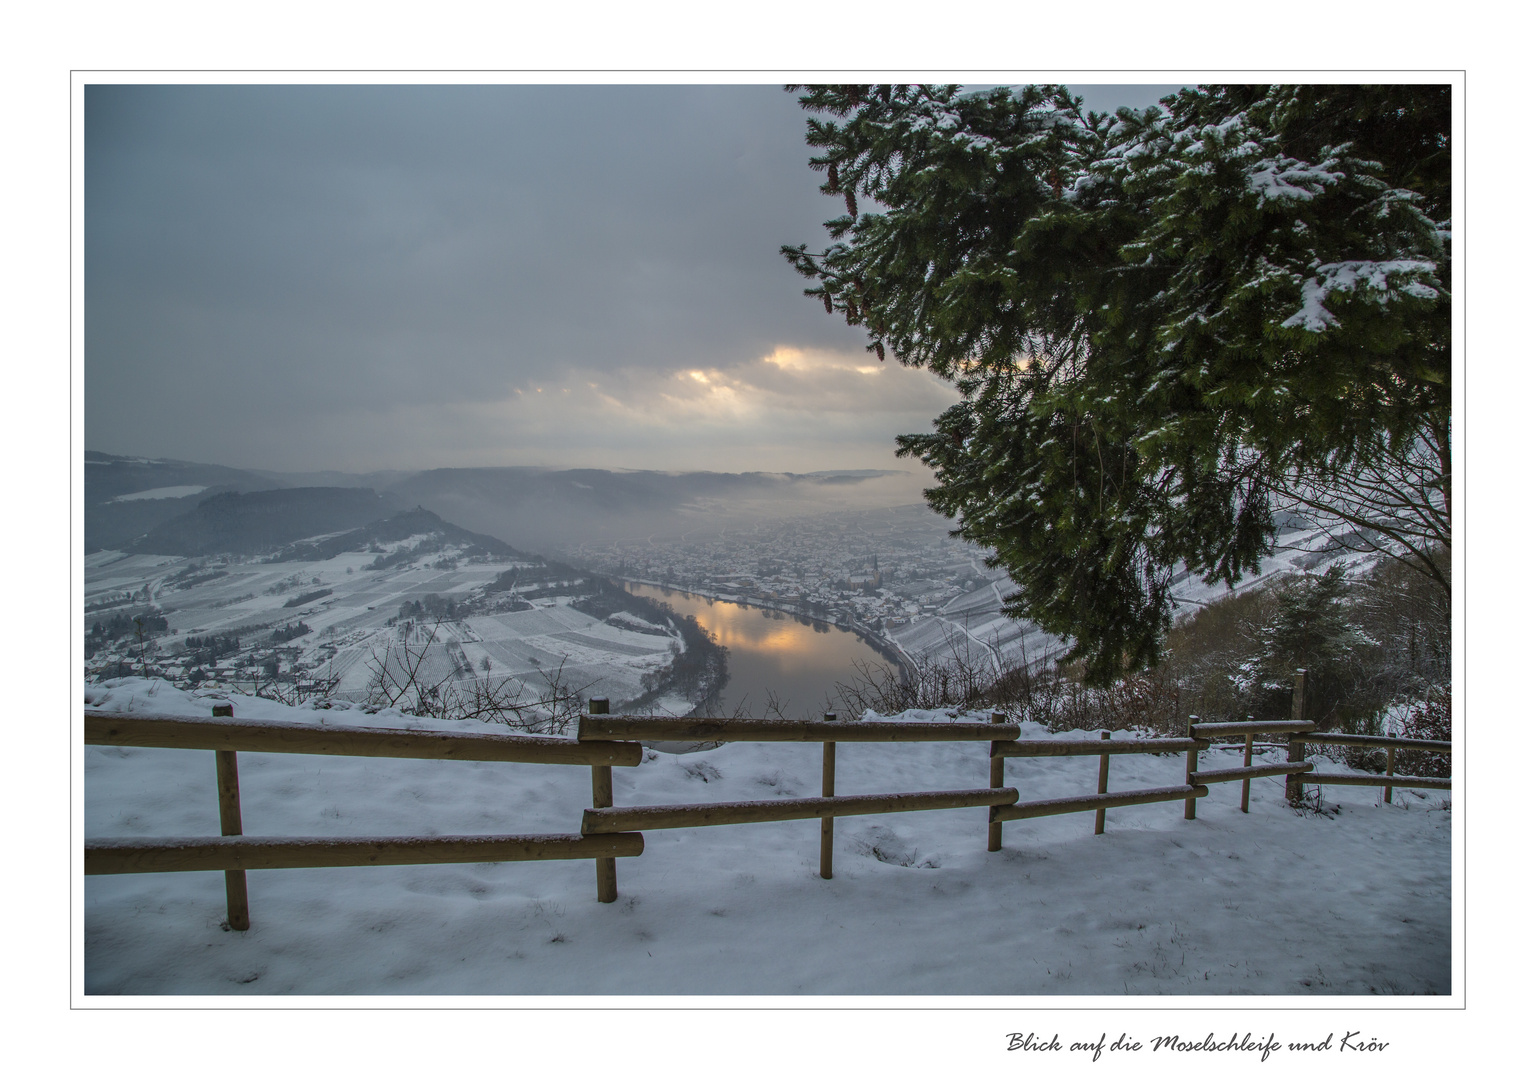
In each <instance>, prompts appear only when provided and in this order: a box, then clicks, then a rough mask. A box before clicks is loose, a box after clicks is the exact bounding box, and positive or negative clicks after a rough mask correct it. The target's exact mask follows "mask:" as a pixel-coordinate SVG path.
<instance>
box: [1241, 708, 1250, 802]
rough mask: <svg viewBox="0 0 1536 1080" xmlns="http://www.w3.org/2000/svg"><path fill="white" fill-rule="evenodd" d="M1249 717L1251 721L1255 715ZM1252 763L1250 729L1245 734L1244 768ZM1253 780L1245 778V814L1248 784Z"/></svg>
mask: <svg viewBox="0 0 1536 1080" xmlns="http://www.w3.org/2000/svg"><path fill="white" fill-rule="evenodd" d="M1248 719H1249V720H1250V721H1251V720H1252V719H1253V717H1252V716H1250V717H1248ZM1252 764H1253V732H1251V731H1250V732H1249V733H1248V734H1247V735H1245V736H1243V768H1245V769H1246V768H1248V766H1250V765H1252ZM1251 782H1252V781H1249V780H1244V781H1243V802H1242V811H1243V813H1245V814H1246V813H1247V812H1248V785H1249V784H1250V783H1251Z"/></svg>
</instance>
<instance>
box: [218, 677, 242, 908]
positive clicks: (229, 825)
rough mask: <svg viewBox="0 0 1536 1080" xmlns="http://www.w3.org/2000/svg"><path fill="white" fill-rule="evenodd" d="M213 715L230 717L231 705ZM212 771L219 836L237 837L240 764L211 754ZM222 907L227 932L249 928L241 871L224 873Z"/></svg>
mask: <svg viewBox="0 0 1536 1080" xmlns="http://www.w3.org/2000/svg"><path fill="white" fill-rule="evenodd" d="M213 715H214V716H234V715H235V707H234V706H233V705H215V706H214V707H213ZM213 764H214V772H215V775H216V776H217V778H218V786H219V833H220V834H221V835H223V836H239V835H241V831H242V830H243V828H244V826H243V824H242V823H241V821H240V765H239V762H238V761H236V759H235V752H234V751H233V750H215V751H214V752H213ZM224 908H225V911H226V912H227V913H228V915H229V928H230V929H231V930H249V929H250V928H251V902H250V897H249V896H248V895H247V894H246V891H245V871H244V870H226V871H224Z"/></svg>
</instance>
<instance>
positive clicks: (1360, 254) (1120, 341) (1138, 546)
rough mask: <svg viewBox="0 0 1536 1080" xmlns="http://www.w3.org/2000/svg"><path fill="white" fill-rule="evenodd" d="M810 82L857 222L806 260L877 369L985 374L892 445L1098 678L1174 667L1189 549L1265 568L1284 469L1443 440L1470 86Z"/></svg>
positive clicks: (1203, 567) (796, 260) (1358, 460)
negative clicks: (1102, 101) (1132, 93)
mask: <svg viewBox="0 0 1536 1080" xmlns="http://www.w3.org/2000/svg"><path fill="white" fill-rule="evenodd" d="M791 89H794V88H791ZM800 101H801V103H802V104H803V105H804V106H805V107H806V108H807V109H808V110H811V111H812V113H813V114H815V115H813V116H812V118H811V119H809V121H808V132H807V142H808V143H809V144H810V145H811V146H812V147H814V148H816V150H817V151H818V154H817V156H815V157H813V158H812V159H811V165H812V167H813V168H815V169H818V170H821V171H825V172H826V174H827V180H826V183H825V184H824V185H823V187H822V190H823V191H825V192H827V193H829V194H841V195H843V196H844V201H845V207H846V209H847V213H846V214H844V215H842V216H840V217H838V218H835V219H833V220H832V221H829V222H828V223H827V228H828V231H829V233H830V235H831V239H832V243H831V245H830V246H829V247H828V248H826V250H824V251H822V252H810V251H808V250H807V249H806V246H805V245H800V246H798V247H785V248H784V249H783V250H784V254H785V256H786V257H787V258H788V259H789V261H790V262H791V263H792V264H793V265H794V266H795V267H796V269H798V270H799V271H800V272H801V273H802V274H804V275H805V276H807V277H809V278H811V279H813V281H814V282H815V285H814V287H812V288H809V289H807V290H806V293H807V295H811V296H814V297H816V298H817V299H819V300H820V301H821V302H822V303H823V304H824V305H825V307H826V309H827V311H828V312H829V313H830V312H838V313H841V314H842V315H843V317H844V318H845V319H846V320H847V321H848V322H849V323H850V324H854V325H860V326H863V327H865V328H867V329H868V331H869V334H870V338H871V340H870V344H869V346H868V347H869V349H870V351H872V352H874V353H875V354H876V355H877V356H878V357H879V358H880V359H882V360H883V359H884V358H885V354H886V352H887V350H889V351H890V352H891V353H892V354H893V355H894V356H895V357H896V359H897V360H899V361H900V362H902V363H903V364H909V365H913V366H919V367H926V368H928V369H929V370H931V371H933V372H935V373H936V374H938V375H940V376H943V377H945V378H947V379H950V380H952V381H953V382H954V383H955V385H956V386H957V387H958V389H959V390H960V391H961V394H962V401H961V402H960V403H959V404H957V405H955V406H954V407H952V408H951V409H949V410H947V411H946V412H945V413H944V414H943V415H942V416H940V417H939V418H938V419H937V420H936V421H935V430H934V431H933V432H932V433H930V434H922V435H907V436H903V437H901V438H900V439H898V445H899V450H898V453H900V454H902V455H906V456H912V457H917V458H919V459H921V460H922V461H923V462H925V463H926V464H927V465H928V466H930V467H931V468H932V469H933V470H934V473H935V477H936V479H937V485H936V486H935V487H934V488H932V489H930V490H929V491H928V492H927V495H928V499H929V502H930V504H931V505H932V506H933V507H934V508H935V509H936V510H938V511H940V512H941V513H944V514H946V515H948V516H950V517H953V518H957V519H958V522H959V526H958V530H957V531H958V532H959V534H960V535H962V536H964V537H965V538H966V539H968V540H971V541H973V542H975V543H978V544H981V545H984V546H986V547H990V548H992V549H993V550H994V551H995V552H996V564H997V565H1001V566H1004V567H1005V568H1007V570H1008V571H1009V573H1010V575H1011V576H1012V578H1013V581H1014V583H1015V584H1016V585H1017V586H1018V591H1017V592H1016V593H1014V594H1013V595H1012V596H1011V597H1010V600H1009V604H1008V608H1007V610H1008V611H1009V613H1010V614H1013V615H1015V616H1020V617H1028V618H1030V619H1032V620H1034V621H1035V622H1036V623H1038V624H1039V625H1040V626H1041V627H1043V628H1044V629H1046V630H1048V631H1050V632H1052V633H1055V634H1057V635H1060V636H1062V637H1063V638H1066V639H1068V640H1069V641H1071V642H1072V646H1073V647H1072V651H1071V654H1070V655H1071V658H1073V659H1081V660H1083V661H1084V663H1085V670H1086V673H1087V677H1088V678H1089V679H1090V680H1092V681H1094V682H1097V683H1106V682H1108V681H1110V680H1112V679H1113V678H1115V677H1116V676H1117V675H1119V674H1121V673H1123V672H1124V671H1127V670H1136V669H1141V668H1146V667H1149V666H1151V665H1152V664H1154V663H1155V662H1156V661H1157V659H1158V657H1159V655H1160V653H1161V650H1162V648H1163V641H1164V636H1165V634H1166V631H1167V629H1168V626H1169V621H1170V611H1171V607H1170V594H1169V590H1170V585H1171V578H1172V575H1173V572H1174V568H1175V567H1176V566H1177V565H1178V564H1179V563H1181V562H1182V563H1184V564H1186V565H1187V566H1188V567H1189V568H1190V569H1192V570H1195V571H1197V572H1198V573H1200V574H1202V575H1204V576H1205V577H1206V580H1208V581H1211V582H1214V581H1217V580H1223V581H1226V582H1227V583H1229V584H1231V583H1233V582H1235V581H1236V580H1238V579H1239V578H1240V577H1241V576H1242V575H1243V574H1245V573H1249V572H1254V571H1256V570H1257V568H1258V560H1259V559H1260V557H1261V556H1263V555H1264V554H1266V553H1268V552H1269V551H1270V550H1271V549H1272V544H1273V540H1274V535H1275V525H1274V517H1273V510H1272V505H1273V503H1272V498H1271V496H1272V491H1273V488H1274V484H1275V482H1276V481H1277V479H1278V478H1281V477H1287V478H1290V479H1291V480H1293V481H1294V480H1295V478H1296V477H1298V476H1301V477H1306V478H1310V479H1312V480H1315V481H1316V482H1318V483H1326V481H1327V479H1328V478H1329V477H1330V476H1339V475H1345V474H1347V473H1349V471H1350V470H1352V469H1357V468H1358V467H1359V466H1360V465H1361V464H1362V463H1364V462H1368V461H1370V460H1373V459H1374V458H1375V456H1376V455H1378V454H1379V453H1381V452H1382V448H1384V447H1385V448H1390V449H1392V450H1397V451H1400V450H1401V449H1402V448H1403V447H1404V446H1405V445H1407V444H1409V443H1410V442H1412V441H1413V440H1415V439H1418V438H1421V437H1422V432H1423V431H1424V429H1425V425H1429V427H1430V429H1431V430H1433V431H1434V432H1436V433H1443V434H1444V439H1443V445H1445V446H1446V447H1449V424H1450V410H1451V385H1450V383H1451V380H1450V294H1449V282H1450V221H1449V219H1450V91H1449V88H1448V87H1444V86H1377V87H1362V86H1203V87H1199V88H1196V89H1186V90H1183V91H1181V92H1180V93H1179V94H1178V95H1176V96H1173V97H1170V98H1167V99H1165V100H1164V103H1163V105H1162V106H1161V107H1159V108H1153V109H1148V110H1145V111H1143V112H1135V111H1132V110H1129V109H1121V110H1120V111H1119V113H1118V114H1117V115H1116V116H1113V117H1108V116H1102V115H1098V114H1094V113H1087V112H1084V111H1083V109H1082V107H1081V101H1080V100H1079V99H1075V98H1073V97H1072V96H1071V95H1070V94H1069V93H1068V92H1067V90H1066V89H1065V88H1064V87H1059V86H1058V87H1049V86H1047V87H1040V86H1027V87H1022V88H1006V89H996V90H990V91H985V92H980V93H971V94H962V93H960V91H959V88H958V87H954V86H944V87H933V86H819V87H810V88H807V89H806V92H805V93H804V94H803V96H802V97H801V98H800ZM861 199H865V200H869V201H870V202H872V203H873V206H869V205H867V204H866V207H865V210H864V212H862V213H861V212H860V200H861ZM1440 481H1441V483H1442V487H1441V488H1440V489H1438V491H1439V493H1440V494H1442V495H1443V497H1444V500H1445V505H1446V506H1448V505H1449V475H1448V469H1447V470H1445V474H1444V475H1443V476H1441V477H1440Z"/></svg>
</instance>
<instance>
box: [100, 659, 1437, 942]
mask: <svg viewBox="0 0 1536 1080" xmlns="http://www.w3.org/2000/svg"><path fill="white" fill-rule="evenodd" d="M1305 690H1306V672H1305V671H1298V672H1297V673H1296V683H1295V690H1294V693H1293V696H1292V719H1291V720H1288V721H1254V720H1252V719H1251V718H1250V719H1249V720H1247V721H1246V722H1244V721H1239V722H1236V723H1220V724H1202V723H1200V722H1199V718H1198V717H1194V716H1192V717H1190V718H1189V722H1188V725H1187V727H1186V730H1185V736H1184V737H1183V738H1150V739H1139V738H1133V739H1116V740H1111V739H1110V733H1109V732H1108V731H1104V732H1101V733H1100V738H1099V739H1098V740H1097V741H1084V742H1068V741H1061V740H1050V739H1020V738H1019V734H1020V727H1019V725H1017V724H1010V723H1008V722H1007V717H1006V716H1005V715H1004V714H1003V713H1000V712H995V713H993V714H992V722H991V723H989V724H978V723H942V722H941V723H930V722H916V721H894V720H876V721H870V722H867V723H866V722H863V721H839V720H838V719H837V717H836V715H835V714H831V713H828V714H826V715H825V716H824V717H823V718H822V719H821V720H804V721H789V720H746V719H697V718H686V717H685V718H681V719H673V718H666V717H653V716H610V715H608V701H607V700H606V699H603V698H594V699H592V700H591V701H590V702H589V709H588V713H587V714H585V715H583V716H582V717H581V719H580V721H579V723H578V726H577V734H576V738H575V739H561V738H550V737H533V736H513V735H481V734H461V733H454V732H436V731H401V730H397V729H392V728H364V727H312V726H309V725H304V724H292V723H251V722H242V721H237V720H235V719H234V718H233V709H232V707H231V706H228V705H223V706H215V707H214V719H212V720H189V719H186V718H182V717H170V716H145V715H137V716H134V715H129V716H122V715H115V714H107V713H96V712H87V713H86V716H85V741H86V742H87V743H88V744H96V745H109V746H155V747H172V748H181V749H200V750H213V751H214V752H215V763H216V768H217V774H218V791H219V824H220V831H221V832H222V833H223V836H221V837H186V838H169V839H165V840H160V841H157V842H153V843H145V842H142V841H137V840H96V841H89V842H87V844H86V850H85V872H86V873H87V874H131V873H162V872H172V871H191V870H223V871H224V874H225V889H226V894H227V901H228V909H229V925H230V926H231V927H232V928H233V929H237V930H244V929H246V928H248V927H249V925H250V914H249V905H248V901H247V897H246V889H245V871H246V870H265V869H277V868H286V867H318V866H384V865H404V864H415V863H455V862H511V861H523V860H536V859H593V860H594V862H595V866H596V871H597V898H598V900H599V901H600V902H603V903H611V902H612V901H614V900H616V899H617V898H618V878H617V870H616V862H615V860H617V859H619V858H626V857H634V856H638V855H640V854H641V853H642V852H643V851H644V850H645V840H644V836H643V833H642V831H641V830H643V829H683V828H697V827H702V826H709V825H736V824H750V823H755V822H770V821H791V820H797V819H807V818H820V819H821V876H822V877H823V878H830V877H831V876H832V840H833V825H832V823H833V819H835V818H837V817H842V816H849V815H862V814H895V813H909V812H913V811H919V810H939V809H953V808H957V807H970V806H975V807H986V808H987V850H988V851H998V850H1001V848H1002V828H1003V823H1004V822H1005V821H1018V820H1024V819H1028V818H1036V817H1046V816H1051V815H1055V814H1073V813H1082V812H1086V811H1090V810H1091V811H1093V812H1094V814H1095V818H1094V830H1093V831H1094V833H1095V834H1099V833H1102V832H1103V831H1104V828H1105V812H1106V811H1107V810H1110V809H1114V808H1116V807H1123V806H1140V805H1145V804H1148V803H1158V802H1178V801H1182V802H1183V803H1184V816H1185V818H1187V819H1193V818H1194V817H1195V805H1196V800H1197V799H1200V798H1203V797H1205V796H1206V795H1208V794H1209V793H1210V785H1212V784H1220V783H1228V782H1232V781H1241V782H1242V785H1243V788H1242V800H1241V810H1242V812H1243V813H1245V814H1246V813H1247V812H1248V795H1249V783H1250V781H1252V780H1255V779H1259V778H1261V777H1269V776H1284V777H1286V785H1287V794H1288V795H1289V796H1290V797H1291V799H1292V800H1293V801H1298V800H1299V799H1300V796H1301V785H1302V784H1303V783H1313V784H1355V785H1363V786H1382V787H1383V788H1384V796H1383V799H1384V801H1388V802H1389V801H1390V800H1391V798H1392V786H1393V784H1394V783H1395V784H1397V785H1400V786H1404V787H1417V788H1434V789H1448V788H1450V786H1451V781H1450V780H1449V779H1443V778H1439V777H1423V776H1401V775H1394V773H1393V766H1394V764H1395V753H1396V750H1397V749H1398V748H1403V749H1412V750H1420V751H1429V752H1432V753H1443V754H1450V753H1451V744H1450V743H1446V742H1435V741H1431V740H1425V739H1398V738H1394V737H1391V736H1386V737H1378V736H1367V735H1342V734H1334V733H1323V732H1318V731H1317V730H1316V725H1314V724H1310V723H1307V722H1305V721H1304V720H1302V719H1301V717H1302V715H1303V702H1304V698H1305ZM1269 734H1283V735H1286V736H1288V739H1287V746H1288V748H1289V755H1288V756H1289V758H1290V760H1289V761H1287V762H1286V763H1284V764H1273V765H1254V764H1253V739H1254V736H1255V735H1269ZM1237 736H1242V737H1243V740H1244V743H1243V748H1244V749H1243V765H1242V767H1241V768H1226V769H1205V770H1202V769H1201V768H1200V752H1201V751H1203V750H1206V749H1208V748H1209V747H1210V746H1211V740H1212V739H1218V738H1234V737H1237ZM641 740H650V741H657V742H695V743H722V742H820V743H821V744H822V792H821V797H819V798H815V797H810V798H792V799H774V800H757V801H749V802H720V803H696V804H688V805H672V806H643V807H616V806H614V805H613V766H615V765H618V766H620V767H624V766H634V765H638V764H640V760H641V756H642V750H641ZM940 741H944V742H986V743H988V744H989V752H988V758H989V761H990V765H991V776H990V784H989V786H988V787H986V788H977V789H972V790H957V791H923V792H898V793H892V794H880V795H838V794H837V793H836V768H837V765H836V763H837V756H836V755H837V744H838V743H839V742H940ZM1308 743H1317V744H1321V745H1334V746H1354V747H1382V748H1385V749H1386V751H1387V769H1386V775H1385V776H1380V775H1373V774H1369V773H1318V772H1316V771H1315V768H1314V766H1313V763H1312V762H1309V761H1306V760H1305V747H1306V744H1308ZM239 750H246V751H255V752H261V753H279V754H336V755H346V756H359V757H396V758H427V759H438V760H459V761H508V762H540V763H546V764H561V765H588V766H590V767H591V769H592V806H591V807H590V808H588V809H587V810H585V811H584V812H583V814H582V821H581V833H580V834H579V835H528V836H516V835H505V836H503V835H496V836H434V837H422V836H396V837H363V838H331V837H246V836H243V835H242V830H241V822H240V786H239V776H238V772H237V767H236V751H239ZM1179 751H1183V752H1184V754H1185V768H1184V783H1183V784H1178V785H1173V786H1169V787H1159V788H1142V789H1138V790H1131V791H1117V792H1111V791H1110V790H1109V763H1110V758H1111V757H1112V756H1116V755H1124V754H1167V753H1178V752H1179ZM1093 755H1097V756H1098V758H1099V775H1098V790H1097V791H1096V792H1095V793H1093V794H1090V795H1080V796H1071V797H1067V798H1055V799H1037V800H1031V801H1028V802H1020V801H1019V792H1018V789H1017V788H1011V787H1007V786H1005V776H1004V766H1005V763H1006V761H1007V759H1008V758H1018V757H1085V756H1093Z"/></svg>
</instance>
